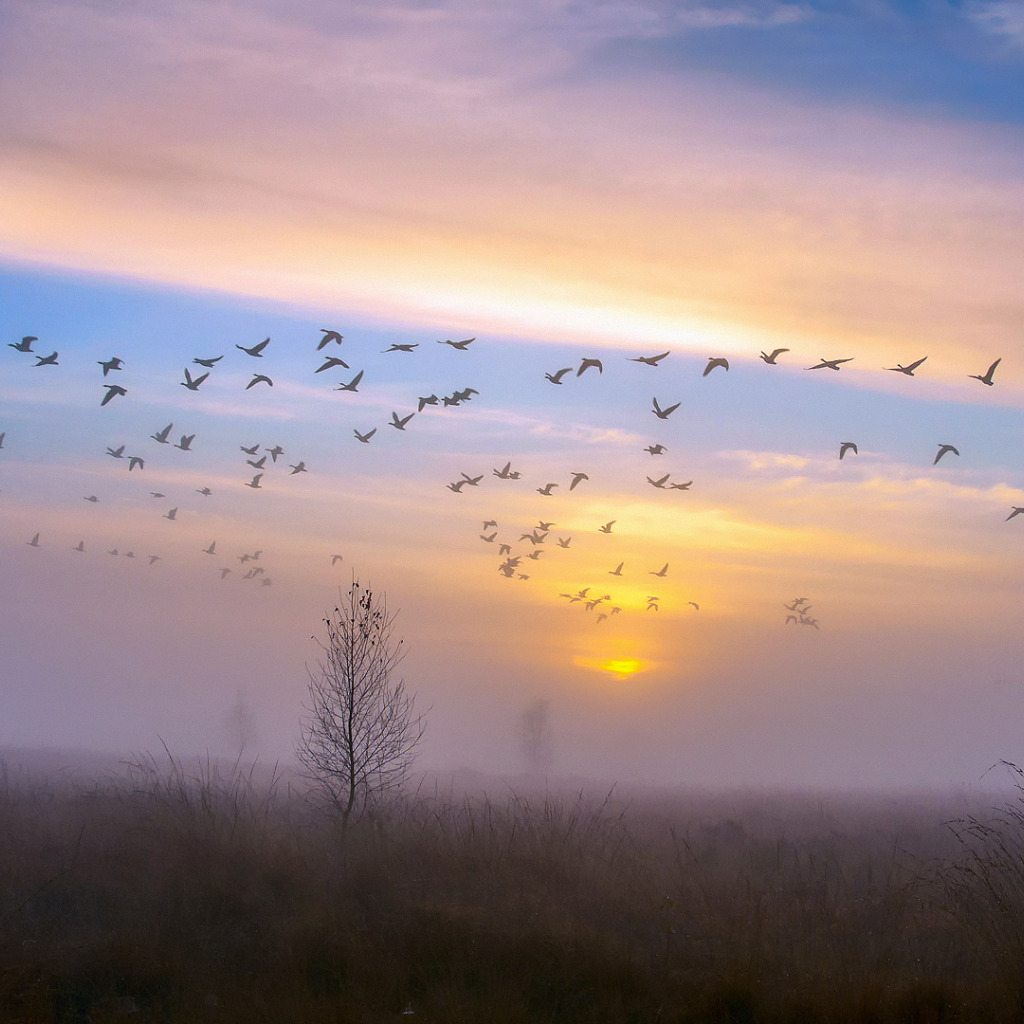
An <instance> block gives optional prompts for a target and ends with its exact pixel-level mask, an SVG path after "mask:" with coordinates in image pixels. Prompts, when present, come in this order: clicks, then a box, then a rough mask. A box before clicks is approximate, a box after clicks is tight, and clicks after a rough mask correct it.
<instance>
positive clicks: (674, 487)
mask: <svg viewBox="0 0 1024 1024" xmlns="http://www.w3.org/2000/svg"><path fill="white" fill-rule="evenodd" d="M692 486H693V481H692V480H687V481H686V483H685V484H669V485H668V489H669V490H670V491H688V490H689V489H690V488H691V487H692Z"/></svg>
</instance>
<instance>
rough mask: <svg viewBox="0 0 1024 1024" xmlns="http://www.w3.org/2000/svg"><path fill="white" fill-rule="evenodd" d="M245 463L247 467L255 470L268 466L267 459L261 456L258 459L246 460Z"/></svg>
mask: <svg viewBox="0 0 1024 1024" xmlns="http://www.w3.org/2000/svg"><path fill="white" fill-rule="evenodd" d="M245 463H246V465H247V466H252V468H253V469H262V468H263V467H264V466H265V465H266V464H267V457H266V455H261V456H260V457H259V458H258V459H246V460H245Z"/></svg>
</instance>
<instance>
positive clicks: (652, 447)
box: [644, 444, 667, 455]
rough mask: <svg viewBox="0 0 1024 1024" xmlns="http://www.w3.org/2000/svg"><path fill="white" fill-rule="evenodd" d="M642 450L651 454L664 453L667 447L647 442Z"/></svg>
mask: <svg viewBox="0 0 1024 1024" xmlns="http://www.w3.org/2000/svg"><path fill="white" fill-rule="evenodd" d="M644 451H645V452H649V453H650V454H651V455H664V454H665V452H666V451H667V449H666V448H665V446H664V445H663V444H649V445H648V446H647V447H646V448H645V449H644Z"/></svg>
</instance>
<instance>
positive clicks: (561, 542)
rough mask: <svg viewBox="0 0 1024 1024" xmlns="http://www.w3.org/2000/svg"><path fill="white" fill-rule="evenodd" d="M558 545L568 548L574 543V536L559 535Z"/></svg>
mask: <svg viewBox="0 0 1024 1024" xmlns="http://www.w3.org/2000/svg"><path fill="white" fill-rule="evenodd" d="M556 540H557V541H558V546H559V547H560V548H567V547H568V546H569V545H570V544H571V543H572V537H571V536H570V537H557V538H556Z"/></svg>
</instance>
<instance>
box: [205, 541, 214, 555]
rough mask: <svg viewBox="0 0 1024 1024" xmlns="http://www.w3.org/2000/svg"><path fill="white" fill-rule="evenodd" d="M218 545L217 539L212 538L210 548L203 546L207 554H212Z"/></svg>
mask: <svg viewBox="0 0 1024 1024" xmlns="http://www.w3.org/2000/svg"><path fill="white" fill-rule="evenodd" d="M216 547H217V542H216V541H215V540H211V541H210V546H209V547H208V548H203V553H204V554H207V555H212V554H213V553H214V548H216Z"/></svg>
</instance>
